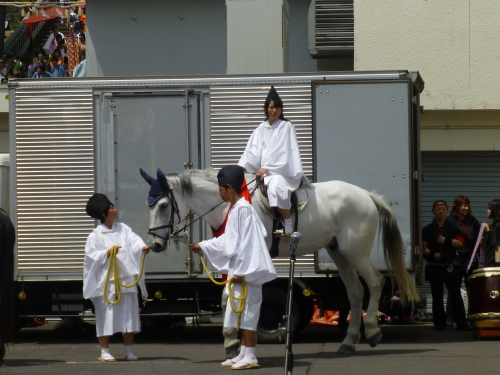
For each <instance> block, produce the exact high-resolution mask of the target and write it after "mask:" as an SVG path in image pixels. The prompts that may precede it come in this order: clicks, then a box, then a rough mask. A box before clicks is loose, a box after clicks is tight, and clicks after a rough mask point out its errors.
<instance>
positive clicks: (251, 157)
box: [238, 126, 262, 173]
mask: <svg viewBox="0 0 500 375" xmlns="http://www.w3.org/2000/svg"><path fill="white" fill-rule="evenodd" d="M261 159H262V142H261V139H260V126H259V128H257V129H255V130H254V131H253V133H252V135H251V136H250V139H249V140H248V142H247V146H246V148H245V152H243V155H241V158H240V161H239V162H238V165H239V166H241V167H243V168H245V169H246V170H247V171H248V172H249V173H255V172H257V171H258V170H259V169H260V168H261V165H260V163H261Z"/></svg>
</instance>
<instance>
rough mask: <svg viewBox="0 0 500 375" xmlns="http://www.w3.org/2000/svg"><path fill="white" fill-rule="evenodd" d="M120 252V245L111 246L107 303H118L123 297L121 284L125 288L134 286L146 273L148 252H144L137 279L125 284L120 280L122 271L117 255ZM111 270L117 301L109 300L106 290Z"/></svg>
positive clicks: (105, 285) (105, 286)
mask: <svg viewBox="0 0 500 375" xmlns="http://www.w3.org/2000/svg"><path fill="white" fill-rule="evenodd" d="M117 254H118V246H113V247H112V248H111V252H110V254H109V264H108V272H107V274H106V281H105V283H104V293H103V295H104V299H105V300H106V302H107V303H109V304H110V305H116V304H117V303H118V302H120V300H121V299H122V290H121V288H120V286H122V287H124V288H132V287H133V286H136V285H137V283H138V282H139V280H140V279H141V277H142V274H143V273H144V261H145V260H146V254H143V256H142V261H141V271H140V272H139V276H138V277H137V280H135V282H134V283H133V284H132V285H124V284H122V283H121V282H120V273H119V272H118V261H117V260H116V255H117ZM111 270H112V271H113V285H114V287H115V294H116V301H115V302H110V301H109V300H108V296H107V293H106V291H107V290H108V282H109V275H110V273H111Z"/></svg>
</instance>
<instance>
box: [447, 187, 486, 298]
mask: <svg viewBox="0 0 500 375" xmlns="http://www.w3.org/2000/svg"><path fill="white" fill-rule="evenodd" d="M449 220H450V221H451V222H452V223H453V224H455V226H456V227H457V228H458V229H459V230H460V233H461V237H462V238H463V239H464V241H465V242H464V246H463V247H461V248H459V249H457V251H458V259H459V260H460V266H459V273H458V275H459V280H460V283H461V282H462V279H465V286H466V288H467V289H468V287H469V282H468V281H467V279H468V277H469V276H470V275H471V274H472V271H473V270H475V269H477V268H478V261H477V257H476V259H475V260H474V261H473V263H472V267H471V268H470V270H469V273H466V270H467V266H468V265H469V262H470V258H471V256H472V252H473V251H474V246H475V245H476V241H477V236H478V234H479V228H480V225H479V222H478V221H477V219H476V218H475V217H474V216H472V210H471V208H470V200H469V198H467V197H466V196H464V195H459V196H457V197H455V199H454V201H453V207H452V209H451V215H450V216H449Z"/></svg>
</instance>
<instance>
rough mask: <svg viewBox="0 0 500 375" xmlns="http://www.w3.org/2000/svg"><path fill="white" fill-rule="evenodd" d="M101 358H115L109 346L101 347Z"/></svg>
mask: <svg viewBox="0 0 500 375" xmlns="http://www.w3.org/2000/svg"><path fill="white" fill-rule="evenodd" d="M101 358H102V359H104V360H113V359H114V358H113V356H112V355H111V354H109V348H101Z"/></svg>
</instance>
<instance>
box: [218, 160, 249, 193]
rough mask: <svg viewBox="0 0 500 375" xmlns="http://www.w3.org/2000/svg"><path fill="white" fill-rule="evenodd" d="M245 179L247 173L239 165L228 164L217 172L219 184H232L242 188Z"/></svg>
mask: <svg viewBox="0 0 500 375" xmlns="http://www.w3.org/2000/svg"><path fill="white" fill-rule="evenodd" d="M244 179H245V173H244V172H243V168H242V167H240V166H239V165H226V166H225V167H222V168H221V170H220V171H219V173H217V180H218V181H219V186H227V185H230V186H232V187H235V188H241V185H242V184H243V180H244Z"/></svg>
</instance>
